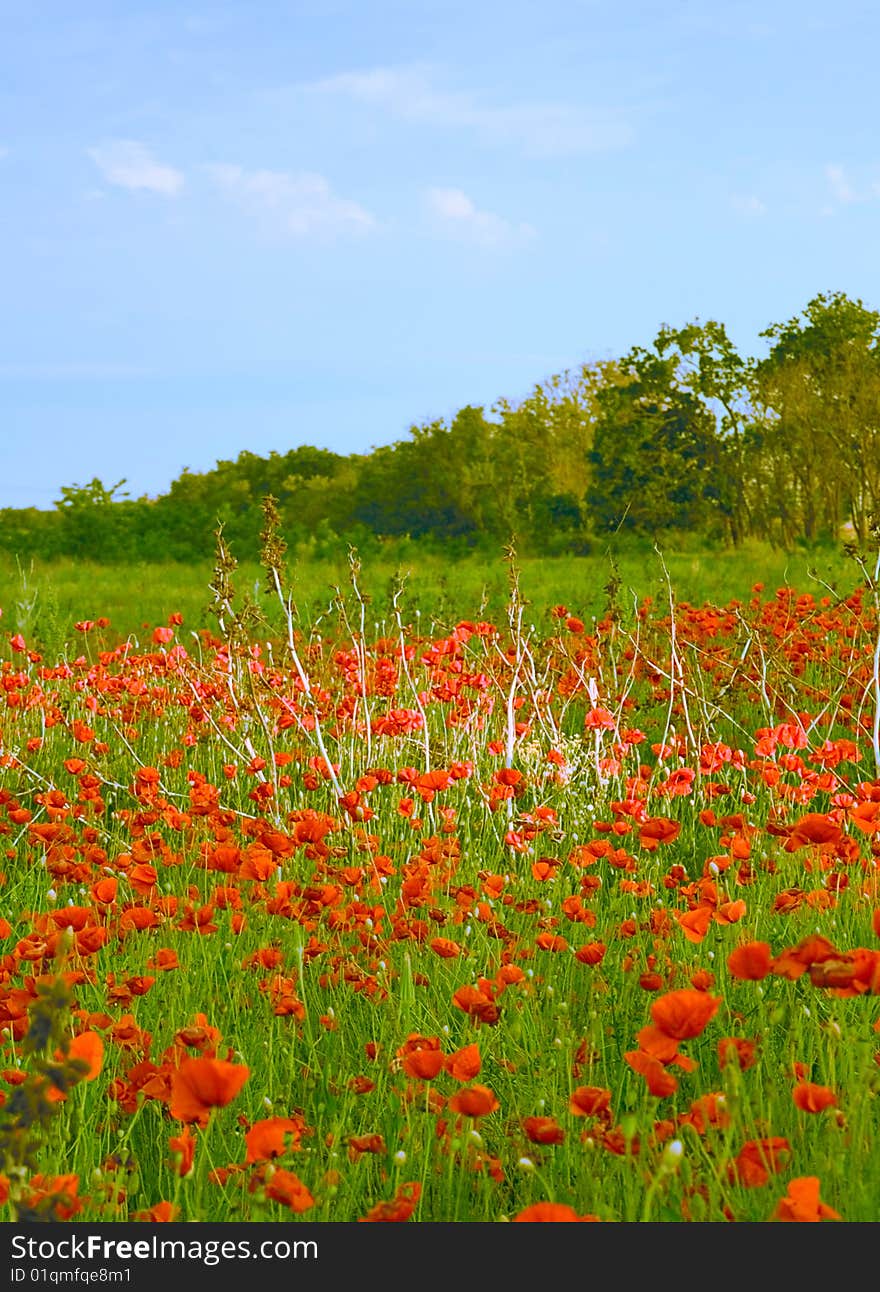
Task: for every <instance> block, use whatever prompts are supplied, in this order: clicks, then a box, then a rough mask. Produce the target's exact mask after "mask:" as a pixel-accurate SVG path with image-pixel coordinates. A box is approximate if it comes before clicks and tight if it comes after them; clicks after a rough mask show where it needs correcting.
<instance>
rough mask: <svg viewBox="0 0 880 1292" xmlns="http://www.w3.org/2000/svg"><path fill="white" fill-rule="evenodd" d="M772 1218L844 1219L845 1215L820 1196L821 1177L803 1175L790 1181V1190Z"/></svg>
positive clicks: (799, 1219)
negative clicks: (827, 1204) (829, 1205)
mask: <svg viewBox="0 0 880 1292" xmlns="http://www.w3.org/2000/svg"><path fill="white" fill-rule="evenodd" d="M772 1219H773V1220H785V1221H807V1222H810V1221H820V1220H843V1216H841V1215H840V1213H839V1212H837V1211H834V1210H833V1208H831V1207H827V1206H826V1205H825V1203H824V1202H822V1201H821V1199H820V1198H819V1177H818V1176H817V1175H802V1176H798V1178H797V1179H796V1180H790V1181H789V1183H788V1192H787V1193H786V1195H785V1197H784V1198H781V1199H780V1200H779V1202H778V1203H777V1206H776V1210H775V1211H774V1213H773V1216H772Z"/></svg>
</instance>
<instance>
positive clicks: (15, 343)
mask: <svg viewBox="0 0 880 1292" xmlns="http://www.w3.org/2000/svg"><path fill="white" fill-rule="evenodd" d="M878 47H880V10H878V9H877V6H876V4H875V3H874V0H838V2H837V3H833V4H832V3H827V2H822V3H819V2H818V0H796V2H795V0H761V2H760V3H758V2H757V0H727V2H726V3H724V4H720V3H718V0H665V2H663V3H660V2H655V0H616V2H615V3H612V2H611V0H542V2H541V3H537V2H529V3H525V2H523V0H467V2H463V0H248V2H247V3H244V0H240V2H239V3H234V4H233V3H211V4H209V3H201V4H199V3H197V2H196V3H192V4H187V3H180V2H173V3H172V2H171V0H167V2H166V3H144V4H139V3H137V0H125V2H124V3H121V2H120V0H112V2H111V0H77V2H76V3H75V4H72V3H70V0H39V2H36V0H0V293H2V295H0V300H2V313H0V319H2V322H0V418H2V420H0V435H2V441H0V445H2V458H0V506H7V507H9V506H38V507H50V506H51V505H52V503H53V501H54V500H55V499H56V498H58V497H59V493H60V488H61V486H62V485H65V484H73V483H85V482H87V481H88V480H91V479H92V477H94V476H98V477H100V478H101V479H102V480H103V481H104V483H105V484H107V485H109V484H114V483H116V481H117V480H119V479H121V478H122V477H125V478H126V479H127V481H128V484H127V486H126V487H127V489H128V491H129V492H130V493H131V494H132V495H133V496H140V495H142V494H150V495H155V494H157V493H159V492H163V491H164V490H165V489H167V487H168V485H169V483H170V481H171V480H172V479H173V478H174V477H175V476H176V475H178V474H179V473H180V471H181V470H182V469H183V468H184V467H189V468H190V469H191V470H193V471H203V470H207V469H210V468H211V467H212V466H213V465H214V463H215V462H216V461H217V460H218V459H228V458H235V457H237V455H238V453H239V452H240V451H241V450H243V449H249V450H250V451H252V452H255V453H259V454H268V453H269V452H270V451H271V450H273V449H274V450H279V451H285V450H287V449H289V448H293V447H295V446H296V445H297V444H315V445H319V446H321V447H326V448H331V449H334V450H336V451H337V452H342V453H350V452H367V451H368V450H369V449H370V448H371V447H372V446H373V445H378V444H384V443H390V442H392V441H394V440H398V439H402V438H404V437H405V436H406V434H407V430H408V428H409V426H410V425H412V424H413V423H419V422H423V421H426V420H432V419H434V418H439V417H449V416H450V415H452V414H453V413H454V411H455V410H456V409H457V408H459V407H461V406H463V405H465V404H468V403H472V404H482V405H485V406H487V407H488V406H491V405H492V404H493V403H494V401H495V400H496V399H498V398H499V397H501V396H505V397H507V398H508V399H511V400H516V399H518V398H522V397H524V396H525V395H526V394H527V393H528V391H529V389H530V388H531V387H532V386H533V385H534V384H535V383H536V382H538V381H541V380H542V379H544V378H546V377H549V376H550V375H551V374H552V373H555V372H560V371H562V370H563V369H565V368H568V367H572V366H575V365H577V364H579V363H581V362H584V361H592V360H595V359H601V358H610V357H613V356H616V355H619V354H621V353H623V352H624V351H625V350H627V349H628V348H629V347H630V346H631V345H634V344H648V343H649V342H650V341H651V339H652V338H653V336H654V335H655V333H656V331H657V329H658V328H659V326H660V325H661V324H663V323H669V324H673V325H677V324H683V323H685V322H688V321H690V320H691V319H694V318H700V319H703V320H708V319H711V318H714V319H718V320H720V321H721V322H724V323H725V324H726V325H727V327H728V330H729V332H730V334H731V337H732V338H733V340H734V342H735V343H736V344H737V345H738V346H739V347H740V348H741V349H742V350H743V351H744V352H746V353H752V354H756V353H763V351H764V346H765V343H764V342H762V341H761V340H760V338H759V333H760V331H761V330H762V329H763V328H765V327H766V326H768V325H769V324H771V323H774V322H780V321H783V320H785V319H788V318H790V317H792V316H793V315H795V314H797V313H799V312H800V311H801V310H802V309H803V307H804V306H805V305H806V304H807V302H808V300H810V299H811V298H812V297H813V296H815V295H816V294H817V293H818V292H823V291H844V292H847V293H848V294H849V295H851V296H853V297H859V298H860V299H862V300H863V301H864V302H865V303H866V304H867V305H869V306H871V307H874V308H878V307H880V236H878V235H880V142H878V135H877V106H878V100H877V89H876V86H877V70H876V52H877V49H878Z"/></svg>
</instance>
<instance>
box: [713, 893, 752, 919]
mask: <svg viewBox="0 0 880 1292" xmlns="http://www.w3.org/2000/svg"><path fill="white" fill-rule="evenodd" d="M747 910H748V907H747V906H746V904H745V902H744V901H743V900H742V898H739V900H738V901H736V902H722V903H721V905H720V906H719V907H718V910H717V911H716V912H715V919H716V921H717V922H718V923H719V924H737V923H739V921H740V920H741V919H742V918H743V916H744V915H745V913H746V911H747Z"/></svg>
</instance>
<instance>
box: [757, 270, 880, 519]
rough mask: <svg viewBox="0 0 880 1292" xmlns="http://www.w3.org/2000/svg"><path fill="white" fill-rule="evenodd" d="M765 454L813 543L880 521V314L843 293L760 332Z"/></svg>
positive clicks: (793, 514) (794, 515)
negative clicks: (764, 341)
mask: <svg viewBox="0 0 880 1292" xmlns="http://www.w3.org/2000/svg"><path fill="white" fill-rule="evenodd" d="M761 335H762V336H764V337H767V338H768V339H769V340H770V341H771V343H772V344H771V348H770V353H769V354H768V355H767V357H766V358H765V359H764V360H762V361H761V362H760V363H759V364H758V365H757V368H756V386H757V391H758V394H759V396H760V399H761V401H762V404H763V406H764V412H765V425H764V431H763V435H762V447H763V450H764V452H765V454H766V455H767V456H768V457H769V458H771V459H772V460H773V461H774V463H776V464H777V471H776V475H777V481H778V479H779V477H786V476H787V480H788V489H787V490H785V495H786V501H787V503H788V508H789V513H790V514H789V527H790V528H791V527H792V526H794V527H797V528H798V529H800V530H801V532H802V533H803V535H804V537H805V538H806V539H808V540H814V539H816V538H818V537H820V536H822V535H823V534H824V535H826V536H830V537H836V536H837V533H838V530H839V526H840V524H841V522H842V521H844V520H847V519H849V520H851V521H852V523H853V525H854V527H855V530H856V533H857V534H858V537H859V538H860V539H864V538H865V537H866V536H867V533H868V529H869V526H870V524H871V519H872V517H876V516H878V515H880V313H877V312H876V311H875V310H870V309H868V308H867V307H866V306H865V305H864V304H863V303H862V301H860V300H850V298H849V297H847V296H846V295H844V294H843V293H842V292H837V293H833V294H825V295H819V296H815V297H814V298H813V299H812V300H811V301H810V302H809V304H808V305H807V307H806V309H805V310H804V311H803V313H802V314H801V315H799V316H797V317H795V318H793V319H790V320H789V321H788V322H787V323H780V324H774V325H773V326H772V327H769V328H767V329H766V330H765V331H764V332H762V333H761Z"/></svg>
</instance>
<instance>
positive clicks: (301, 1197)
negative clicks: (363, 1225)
mask: <svg viewBox="0 0 880 1292" xmlns="http://www.w3.org/2000/svg"><path fill="white" fill-rule="evenodd" d="M195 1062H198V1060H195ZM265 1189H266V1197H267V1198H270V1199H271V1200H272V1202H280V1203H281V1205H282V1206H283V1207H289V1208H290V1210H291V1211H294V1212H301V1211H308V1209H309V1208H310V1207H314V1205H315V1199H314V1198H313V1197H312V1195H311V1193H310V1192H309V1190H308V1189H307V1188H306V1186H305V1185H304V1184H303V1182H302V1180H301V1179H300V1178H299V1176H298V1175H294V1174H293V1172H292V1171H285V1170H284V1168H283V1167H276V1168H275V1170H274V1171H273V1173H272V1178H271V1179H270V1180H267V1181H266V1182H265Z"/></svg>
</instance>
